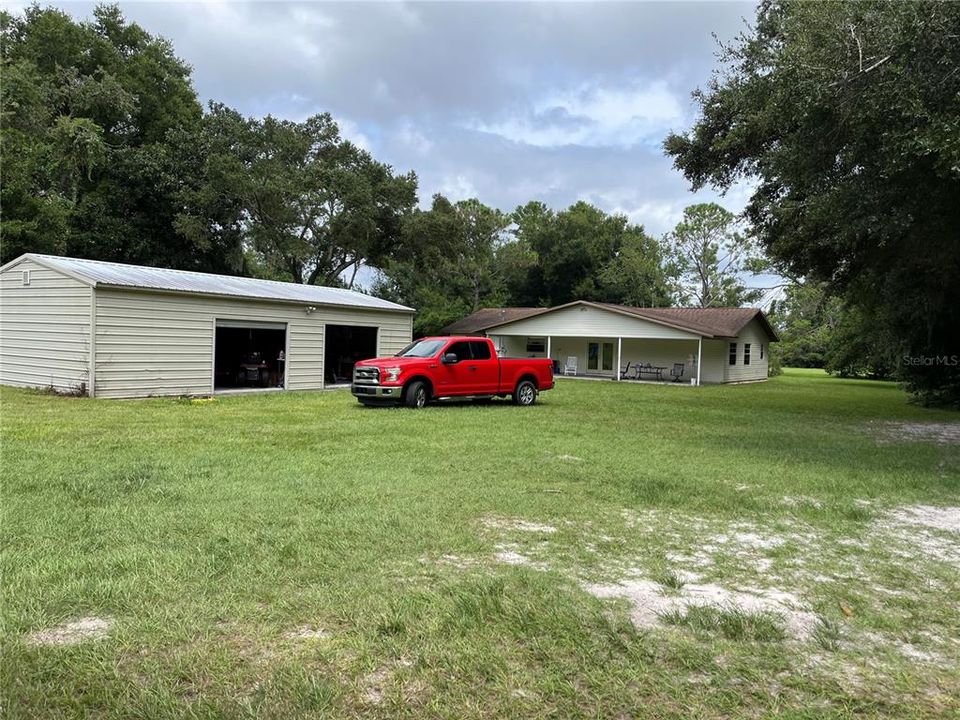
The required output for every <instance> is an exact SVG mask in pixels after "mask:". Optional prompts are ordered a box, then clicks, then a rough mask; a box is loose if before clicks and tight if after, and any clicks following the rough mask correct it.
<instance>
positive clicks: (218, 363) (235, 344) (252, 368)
mask: <svg viewBox="0 0 960 720" xmlns="http://www.w3.org/2000/svg"><path fill="white" fill-rule="evenodd" d="M215 348H216V349H215V354H214V363H213V364H214V374H213V388H214V390H232V389H242V388H247V389H258V388H259V389H265V388H282V387H285V386H286V385H285V383H286V377H285V374H286V364H287V363H286V349H287V326H286V325H285V324H283V323H259V324H253V323H242V322H234V321H225V320H217V337H216V345H215Z"/></svg>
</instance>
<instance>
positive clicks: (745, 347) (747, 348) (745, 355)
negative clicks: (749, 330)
mask: <svg viewBox="0 0 960 720" xmlns="http://www.w3.org/2000/svg"><path fill="white" fill-rule="evenodd" d="M743 364H744V365H749V364H750V343H744V344H743Z"/></svg>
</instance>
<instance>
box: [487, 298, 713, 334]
mask: <svg viewBox="0 0 960 720" xmlns="http://www.w3.org/2000/svg"><path fill="white" fill-rule="evenodd" d="M488 333H489V334H490V335H497V336H500V335H504V336H508V335H526V336H545V335H551V336H553V337H593V338H596V337H623V338H652V339H662V340H688V339H693V340H695V339H696V338H697V337H699V336H698V335H697V334H696V333H691V332H687V331H684V330H677V329H675V328H672V327H668V326H666V325H660V324H658V323H654V322H650V321H649V320H643V319H641V318H638V317H631V316H629V315H625V314H622V313H618V312H613V311H610V310H605V309H603V308H597V307H590V306H589V305H574V306H572V307H567V308H562V309H560V310H555V311H553V312H547V313H543V314H541V315H535V316H533V317H529V318H524V319H523V320H517V321H516V322H512V323H507V324H506V325H499V326H497V327H494V328H490V329H489V330H488Z"/></svg>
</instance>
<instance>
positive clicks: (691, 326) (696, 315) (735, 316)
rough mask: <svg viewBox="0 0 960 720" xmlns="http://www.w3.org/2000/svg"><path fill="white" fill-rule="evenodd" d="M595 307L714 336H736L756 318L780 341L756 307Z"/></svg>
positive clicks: (611, 305) (771, 335)
mask: <svg viewBox="0 0 960 720" xmlns="http://www.w3.org/2000/svg"><path fill="white" fill-rule="evenodd" d="M592 304H593V305H598V306H600V307H606V308H610V309H612V310H619V311H621V312H625V313H629V314H631V315H636V316H637V317H641V318H644V319H646V320H653V321H654V322H662V323H665V324H670V325H676V326H678V327H680V328H684V329H687V330H692V331H694V332H698V333H703V334H707V335H713V336H714V337H736V336H737V335H739V334H740V331H741V330H743V328H744V327H745V326H746V325H747V323H749V322H750V321H751V320H753V319H754V318H757V319H759V320H760V324H761V325H763V327H764V329H765V330H766V331H767V334H769V335H770V339H771V340H777V339H778V338H777V333H776V331H775V330H774V329H773V327H772V326H771V325H770V322H769V321H768V320H767V317H766V315H764V314H763V311H762V310H759V309H757V308H637V307H630V306H628V305H613V304H610V303H592Z"/></svg>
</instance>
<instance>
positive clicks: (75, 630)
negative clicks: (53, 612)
mask: <svg viewBox="0 0 960 720" xmlns="http://www.w3.org/2000/svg"><path fill="white" fill-rule="evenodd" d="M112 626H113V618H99V617H85V618H80V619H78V620H71V621H70V622H65V623H63V624H62V625H57V626H56V627H52V628H49V629H47V630H38V631H37V632H35V633H32V634H30V635H28V636H27V638H26V642H27V644H28V645H76V644H78V643H82V642H87V641H89V640H101V639H103V638H105V637H106V636H107V632H108V631H109V630H110V628H111V627H112Z"/></svg>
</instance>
